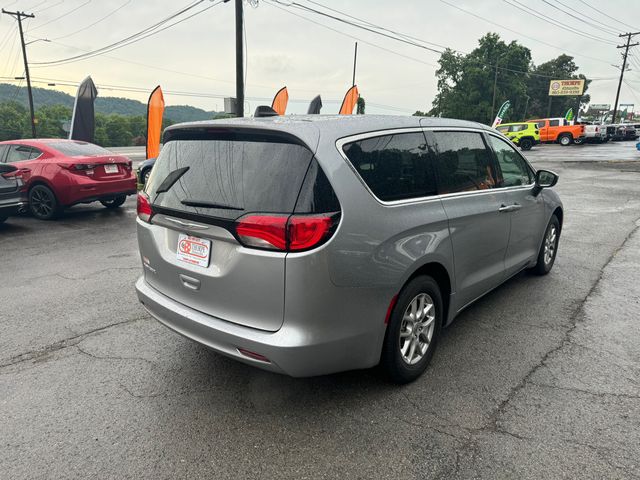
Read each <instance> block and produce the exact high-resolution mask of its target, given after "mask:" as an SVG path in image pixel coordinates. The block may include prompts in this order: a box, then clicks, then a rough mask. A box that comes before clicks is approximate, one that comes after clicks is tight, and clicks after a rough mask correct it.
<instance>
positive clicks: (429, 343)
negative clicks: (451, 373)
mask: <svg viewBox="0 0 640 480" xmlns="http://www.w3.org/2000/svg"><path fill="white" fill-rule="evenodd" d="M421 305H422V307H421ZM443 312H444V309H443V303H442V295H441V293H440V288H439V287H438V284H437V283H436V281H435V280H434V279H433V278H431V277H428V276H419V277H416V278H414V279H413V280H411V281H410V282H409V283H407V285H405V287H404V288H403V289H402V291H401V292H400V294H399V295H398V299H397V301H396V304H395V306H394V308H393V310H392V312H391V317H390V319H389V325H388V326H387V333H386V336H385V339H384V344H383V346H382V356H381V360H380V366H381V367H382V369H383V370H384V372H385V374H386V375H387V377H388V378H389V379H390V380H391V381H392V382H394V383H398V384H403V383H409V382H412V381H414V380H415V379H416V378H418V377H419V376H420V375H422V373H423V372H424V371H425V369H426V368H427V366H428V365H429V363H430V362H431V358H432V357H433V353H434V351H435V349H436V345H437V342H438V338H439V337H440V330H441V328H442V315H443ZM412 318H413V319H417V321H414V320H412Z"/></svg>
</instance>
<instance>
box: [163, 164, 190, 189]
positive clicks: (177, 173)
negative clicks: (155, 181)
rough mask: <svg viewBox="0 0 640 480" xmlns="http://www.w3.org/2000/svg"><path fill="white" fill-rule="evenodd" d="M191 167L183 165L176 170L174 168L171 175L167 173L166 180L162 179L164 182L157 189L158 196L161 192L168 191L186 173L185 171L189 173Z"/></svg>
mask: <svg viewBox="0 0 640 480" xmlns="http://www.w3.org/2000/svg"><path fill="white" fill-rule="evenodd" d="M189 168H190V167H182V168H178V169H176V170H173V171H172V172H170V173H169V175H167V176H166V177H165V178H164V180H163V181H162V183H161V184H160V186H159V187H158V189H157V190H156V196H157V195H158V194H159V193H163V192H168V191H169V189H170V188H171V187H173V184H174V183H176V182H177V181H178V179H179V178H180V177H181V176H182V175H184V174H185V173H187V171H188V170H189Z"/></svg>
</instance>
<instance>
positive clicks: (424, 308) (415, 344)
mask: <svg viewBox="0 0 640 480" xmlns="http://www.w3.org/2000/svg"><path fill="white" fill-rule="evenodd" d="M435 318H436V312H435V305H434V302H433V299H432V298H431V297H430V296H429V295H427V294H426V293H420V294H418V295H416V296H415V297H414V298H413V300H411V302H409V305H408V306H407V308H406V310H405V312H404V315H403V317H402V324H401V326H400V356H401V357H402V360H403V361H404V362H405V363H407V364H409V365H415V364H416V363H418V362H419V361H420V360H422V358H423V357H424V356H425V354H426V353H427V350H428V349H429V345H430V343H431V339H432V337H433V331H434V328H435Z"/></svg>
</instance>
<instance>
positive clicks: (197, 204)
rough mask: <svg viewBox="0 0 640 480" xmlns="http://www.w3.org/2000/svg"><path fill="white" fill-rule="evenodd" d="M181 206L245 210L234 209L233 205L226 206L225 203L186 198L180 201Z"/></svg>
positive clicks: (235, 208)
mask: <svg viewBox="0 0 640 480" xmlns="http://www.w3.org/2000/svg"><path fill="white" fill-rule="evenodd" d="M180 203H181V204H183V205H186V206H187V207H202V208H221V209H223V210H244V208H240V207H233V206H231V205H225V204H224V203H213V202H207V201H206V200H193V199H190V198H185V199H184V200H181V201H180Z"/></svg>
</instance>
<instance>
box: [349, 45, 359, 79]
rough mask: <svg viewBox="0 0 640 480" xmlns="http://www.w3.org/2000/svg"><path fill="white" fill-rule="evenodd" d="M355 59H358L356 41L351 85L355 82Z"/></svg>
mask: <svg viewBox="0 0 640 480" xmlns="http://www.w3.org/2000/svg"><path fill="white" fill-rule="evenodd" d="M357 60H358V42H356V47H355V50H354V52H353V79H352V80H351V86H352V87H353V86H354V85H355V84H356V61H357Z"/></svg>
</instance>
